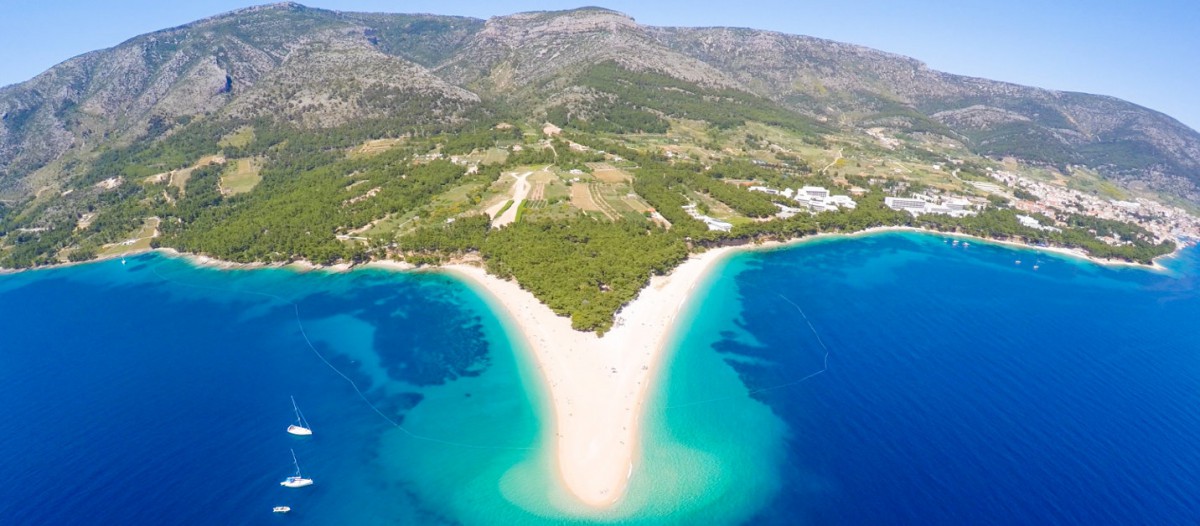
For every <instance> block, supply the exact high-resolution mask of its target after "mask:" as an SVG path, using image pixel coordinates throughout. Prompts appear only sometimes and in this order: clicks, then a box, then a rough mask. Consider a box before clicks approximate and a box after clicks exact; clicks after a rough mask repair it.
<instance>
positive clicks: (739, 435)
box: [0, 233, 1200, 525]
mask: <svg viewBox="0 0 1200 526" xmlns="http://www.w3.org/2000/svg"><path fill="white" fill-rule="evenodd" d="M1018 260H1019V261H1020V263H1019V264H1018V263H1017V261H1018ZM1165 263H1166V265H1167V267H1168V270H1167V271H1164V272H1152V271H1147V270H1142V269H1132V268H1105V267H1099V266H1096V265H1092V264H1090V263H1086V262H1083V261H1079V260H1074V259H1068V258H1063V257H1059V256H1053V255H1047V254H1038V253H1036V252H1033V251H1030V250H1021V249H1013V248H1007V247H1001V246H996V245H990V244H985V243H981V242H974V241H972V242H971V243H970V246H969V247H964V246H962V244H959V245H954V244H952V243H950V240H949V238H943V237H938V236H929V235H917V234H908V233H903V234H885V235H874V236H865V237H855V238H845V239H825V240H820V241H815V242H809V243H804V244H800V245H796V246H793V247H788V248H785V249H779V250H773V251H769V252H756V253H742V254H738V255H735V256H732V257H731V258H729V259H728V260H727V261H726V262H725V263H723V264H722V265H721V267H720V268H719V271H718V272H715V273H714V275H713V276H711V277H710V278H709V279H708V280H707V282H706V283H704V284H702V285H701V286H700V287H698V288H697V290H698V291H699V293H698V294H697V296H696V297H695V298H694V299H693V300H692V301H691V302H690V303H689V307H688V311H687V312H686V313H685V315H684V316H683V317H682V318H681V319H682V320H683V322H684V323H683V324H682V326H681V327H680V329H679V331H678V332H677V334H676V335H675V339H674V345H673V349H672V350H671V351H670V352H669V353H668V357H667V359H666V360H665V362H664V364H663V371H662V372H661V378H660V382H659V386H660V387H659V389H658V391H657V392H656V393H655V396H654V397H653V399H652V401H651V403H650V404H649V406H648V408H647V413H646V415H645V420H644V421H645V422H646V426H645V429H646V435H647V436H646V439H645V441H644V445H645V450H644V453H643V458H642V459H641V462H640V463H639V465H638V467H637V469H636V471H635V473H634V478H633V479H632V483H631V487H630V494H629V496H628V497H627V498H626V500H625V501H624V503H623V504H622V506H619V507H618V509H616V510H613V511H610V512H605V513H602V514H595V513H586V512H583V511H580V510H579V509H578V508H577V507H574V506H573V505H572V504H571V503H570V501H569V500H570V499H569V498H568V497H566V496H565V495H564V494H563V493H562V490H561V489H560V488H558V487H557V485H556V483H555V482H554V475H553V473H554V470H553V467H552V461H551V459H552V455H551V452H550V448H549V447H548V444H549V441H548V439H547V434H548V431H547V423H546V422H543V421H542V418H541V416H542V415H544V414H546V413H547V411H546V401H545V393H544V390H543V388H542V386H541V384H540V379H539V378H538V376H537V375H536V374H535V373H534V372H533V371H532V367H530V365H529V364H528V363H527V357H526V354H525V351H524V348H523V344H521V342H520V339H519V336H518V335H516V334H514V333H513V332H512V330H511V328H510V324H509V323H507V322H506V320H505V317H504V316H503V314H500V313H498V312H497V311H496V310H495V309H494V308H493V306H492V304H491V301H490V300H489V299H488V298H486V297H484V296H481V295H480V294H478V293H477V292H476V291H474V290H472V289H471V288H470V287H468V286H466V285H464V284H463V283H461V282H458V281H456V280H454V279H452V278H449V277H446V276H444V275H440V274H433V273H418V274H411V273H405V274H401V273H392V272H387V271H382V270H363V271H355V272H350V273H345V274H326V273H319V272H315V273H304V274H301V273H296V272H293V271H290V270H278V269H271V270H254V271H219V270H214V269H207V268H197V267H193V266H191V265H190V264H188V263H187V262H185V261H183V260H177V259H170V258H166V257H163V256H159V255H153V254H147V255H142V256H138V257H134V258H129V259H128V260H127V261H126V262H125V263H124V264H122V263H121V262H120V261H119V260H110V261H105V262H99V263H94V264H88V265H80V266H74V267H68V268H61V269H52V270H45V271H36V272H25V273H19V274H14V275H8V276H0V523H2V524H18V525H24V524H82V523H87V524H222V525H223V524H455V523H464V524H515V523H523V524H542V523H544V524H555V523H563V522H575V523H589V522H621V523H683V524H705V523H753V524H934V523H936V524H947V523H948V524H989V523H990V524H1195V523H1197V522H1198V521H1200V504H1198V501H1197V498H1196V496H1197V495H1200V447H1197V445H1196V444H1197V443H1200V411H1198V410H1197V408H1198V407H1200V342H1198V341H1197V338H1196V331H1197V327H1198V325H1197V320H1200V287H1197V282H1196V278H1197V276H1198V275H1200V251H1197V250H1195V249H1189V250H1186V251H1184V252H1183V253H1182V254H1181V255H1180V256H1179V257H1177V258H1174V259H1171V260H1168V261H1166V262H1165ZM1035 265H1036V266H1037V268H1036V269H1034V266H1035ZM289 395H290V396H295V398H296V401H297V402H298V403H299V404H300V407H301V409H302V410H303V411H304V413H305V416H306V417H308V420H309V421H310V423H311V424H312V427H313V429H314V431H315V434H314V436H312V437H305V438H301V437H294V436H291V435H288V434H287V433H285V432H284V429H285V428H286V427H287V425H288V424H289V423H291V421H292V411H291V402H290V401H289V399H288V397H289ZM289 449H292V450H295V453H296V455H297V457H298V458H299V461H300V466H301V468H302V469H303V471H304V474H305V476H310V477H312V478H313V479H314V480H315V481H316V483H315V484H314V485H313V486H312V487H309V488H303V489H287V488H282V487H280V486H279V485H278V482H279V481H280V480H282V479H283V478H284V477H286V476H288V475H290V474H291V473H292V471H293V467H292V462H291V460H292V459H291V454H290V453H289ZM277 505H288V506H291V507H292V508H293V510H294V511H293V512H292V513H291V514H289V515H288V516H278V515H274V514H272V513H271V511H270V510H271V507H272V506H277Z"/></svg>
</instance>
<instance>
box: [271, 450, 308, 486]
mask: <svg viewBox="0 0 1200 526" xmlns="http://www.w3.org/2000/svg"><path fill="white" fill-rule="evenodd" d="M291 451H292V464H294V465H295V466H296V474H295V475H293V476H291V477H288V478H286V479H284V480H283V482H280V483H279V485H280V486H283V487H285V488H303V487H304V486H311V485H312V483H313V480H312V479H306V478H304V476H303V475H301V474H300V462H299V461H298V460H296V450H294V449H293V450H291Z"/></svg>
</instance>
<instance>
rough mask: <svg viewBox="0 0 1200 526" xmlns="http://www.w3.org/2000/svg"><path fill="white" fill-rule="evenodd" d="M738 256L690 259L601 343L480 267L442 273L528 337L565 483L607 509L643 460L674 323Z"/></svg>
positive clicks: (659, 280) (656, 282)
mask: <svg viewBox="0 0 1200 526" xmlns="http://www.w3.org/2000/svg"><path fill="white" fill-rule="evenodd" d="M732 250H733V249H731V248H720V249H714V250H710V251H708V252H705V253H703V254H700V255H695V256H692V257H690V258H689V259H688V260H687V261H685V262H684V263H683V264H682V265H680V266H679V267H678V268H676V269H675V270H674V271H673V272H671V273H670V274H669V275H667V276H657V277H655V278H653V279H652V280H651V281H650V285H649V286H648V287H646V288H645V289H643V290H642V292H641V294H639V295H638V297H637V298H636V299H634V301H632V302H631V303H630V304H629V305H626V306H625V308H624V309H622V310H621V312H620V313H618V315H617V324H616V325H614V327H613V329H612V330H610V331H608V333H606V334H605V335H604V337H602V338H600V337H597V336H596V335H595V333H590V332H580V331H576V330H574V329H572V328H571V322H570V320H568V319H567V318H565V317H561V316H557V315H555V314H554V313H553V312H552V311H551V310H550V309H549V308H548V307H546V306H545V305H543V304H542V303H541V302H539V301H538V300H537V298H535V297H534V296H533V295H532V294H530V293H529V292H527V291H525V290H522V289H521V288H520V286H518V285H517V283H516V282H513V281H505V280H501V279H499V278H496V277H495V276H491V275H488V274H487V273H486V272H484V271H483V269H480V268H478V267H472V266H467V265H451V266H447V267H445V270H447V271H449V272H452V273H453V274H455V275H457V276H461V277H463V278H466V279H467V280H469V281H470V282H472V283H475V284H477V285H479V286H481V287H482V288H484V289H485V290H486V291H487V292H489V293H490V294H491V295H492V296H493V297H494V298H495V299H496V301H497V302H498V303H500V304H501V305H503V306H504V308H505V310H507V311H508V313H509V315H510V316H511V317H512V319H513V321H514V322H515V323H516V324H517V326H518V328H519V329H520V331H521V333H522V335H523V336H524V337H525V340H526V343H527V344H528V346H529V349H530V350H531V351H532V352H533V354H534V358H535V360H536V362H537V367H538V369H539V370H540V372H541V375H542V377H543V379H544V380H545V382H546V385H547V386H548V387H549V392H550V396H551V398H552V402H553V408H554V436H555V440H556V442H557V447H556V454H555V458H556V460H557V464H558V471H559V474H560V475H561V477H562V482H563V484H564V485H565V487H566V488H567V489H568V490H569V491H570V492H571V493H572V494H574V495H575V496H576V497H578V498H579V499H580V500H581V501H582V502H584V503H586V504H588V505H591V506H595V507H605V506H608V505H611V504H613V503H614V502H616V501H617V500H619V499H620V498H621V496H622V495H623V494H624V492H625V488H626V486H627V484H628V482H629V478H630V476H631V474H632V473H633V466H634V463H636V462H637V461H638V459H639V457H640V450H639V443H640V440H639V439H640V436H639V426H638V424H639V422H640V420H641V416H642V411H643V406H644V402H645V398H646V395H647V393H648V392H649V391H648V388H649V385H650V383H651V382H652V381H653V380H654V379H655V378H656V377H658V376H659V371H658V370H657V368H658V366H659V363H660V361H661V360H660V358H661V356H662V353H663V351H664V348H665V347H666V343H667V342H666V340H667V338H668V337H669V336H670V334H671V332H672V327H674V325H675V319H676V317H677V316H678V315H679V312H680V309H681V308H682V307H683V304H684V302H685V301H686V299H687V298H688V296H689V295H690V292H691V290H692V289H693V288H694V287H695V285H696V284H697V283H699V282H700V281H701V279H702V278H703V276H704V275H705V274H706V273H707V272H708V271H709V270H710V269H711V268H712V267H713V266H714V265H715V264H716V263H717V262H718V261H720V260H721V258H722V257H723V256H725V255H726V254H728V253H730V252H731V251H732Z"/></svg>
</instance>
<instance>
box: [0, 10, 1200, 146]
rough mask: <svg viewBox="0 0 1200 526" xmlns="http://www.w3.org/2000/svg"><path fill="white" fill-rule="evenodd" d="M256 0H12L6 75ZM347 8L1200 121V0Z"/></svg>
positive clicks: (2, 28) (8, 78) (0, 64)
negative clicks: (841, 54)
mask: <svg viewBox="0 0 1200 526" xmlns="http://www.w3.org/2000/svg"><path fill="white" fill-rule="evenodd" d="M256 3H263V2H261V1H256V0H166V1H164V0H106V1H98V0H0V85H6V84H11V83H15V82H21V81H24V80H27V79H29V78H30V77H32V76H34V75H36V74H38V73H40V72H41V71H43V70H45V69H47V68H49V67H50V66H53V65H54V64H57V63H59V62H61V61H63V60H66V59H68V58H70V57H72V56H75V55H78V54H81V53H84V52H87V51H91V50H93V49H100V48H105V47H110V46H113V45H116V44H118V43H120V42H122V41H124V40H126V39H128V38H131V37H133V36H136V35H139V34H142V33H147V32H150V31H154V30H157V29H163V28H167V27H172V26H177V25H180V24H184V23H187V22H190V21H192V20H196V19H198V18H203V17H205V16H209V15H213V14H217V13H220V12H224V11H229V10H232V9H237V8H240V7H245V6H248V5H253V4H256ZM301 3H304V4H306V5H309V6H312V7H322V8H327V9H338V10H344V11H385V12H404V13H414V12H423V13H439V14H453V15H467V16H474V17H479V18H486V17H488V16H492V15H500V14H509V13H514V12H520V11H533V10H547V9H568V8H574V7H579V6H581V5H589V3H590V5H600V6H603V7H608V8H611V9H616V10H618V11H622V12H625V13H628V14H629V15H631V16H633V17H634V18H636V19H637V20H638V21H639V22H641V23H644V24H651V25H672V26H741V27H753V28H758V29H770V30H775V31H782V32H786V33H795V34H802V35H811V36H816V37H822V38H829V39H833V40H839V41H843V42H850V43H854V44H861V45H865V46H869V47H873V48H876V49H880V50H883V51H890V52H893V53H899V54H902V55H907V56H911V57H914V58H916V59H918V60H921V61H923V62H925V63H927V64H929V66H930V67H932V68H934V69H938V70H942V71H946V72H950V73H958V74H963V75H973V76H979V77H986V78H991V79H995V80H1003V81H1009V82H1016V83H1020V84H1028V85H1033V86H1039V87H1045V88H1052V89H1060V90H1071V91H1083V92H1088V93H1100V94H1104V95H1112V96H1116V97H1120V98H1123V99H1126V100H1129V101H1131V102H1134V103H1137V104H1141V105H1143V106H1147V107H1149V108H1153V109H1156V110H1159V111H1162V112H1164V113H1166V114H1168V115H1171V116H1173V117H1175V118H1177V119H1179V120H1180V121H1182V122H1184V123H1185V124H1187V125H1189V126H1191V127H1192V128H1193V129H1200V102H1198V100H1200V98H1198V97H1197V96H1196V93H1197V91H1198V90H1197V89H1196V86H1197V84H1198V83H1200V30H1198V29H1197V28H1200V2H1196V1H1195V0H1150V1H1148V2H1133V1H1127V0H1008V1H996V0H988V1H981V0H959V1H955V2H946V1H942V2H905V1H898V0H842V1H839V2H831V1H826V2H815V1H811V0H793V1H783V0H763V1H756V0H740V1H704V0H690V1H681V0H663V1H659V0H636V1H631V0H607V1H601V0H582V1H576V2H571V1H562V0H557V1H556V0H527V1H514V0H490V1H460V0H436V1H429V0H410V1H405V0H392V1H388V0H309V1H307V2H301Z"/></svg>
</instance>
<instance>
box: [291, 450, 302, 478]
mask: <svg viewBox="0 0 1200 526" xmlns="http://www.w3.org/2000/svg"><path fill="white" fill-rule="evenodd" d="M289 451H291V452H292V464H293V465H295V466H296V477H300V461H299V460H296V450H295V449H291V450H289Z"/></svg>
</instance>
